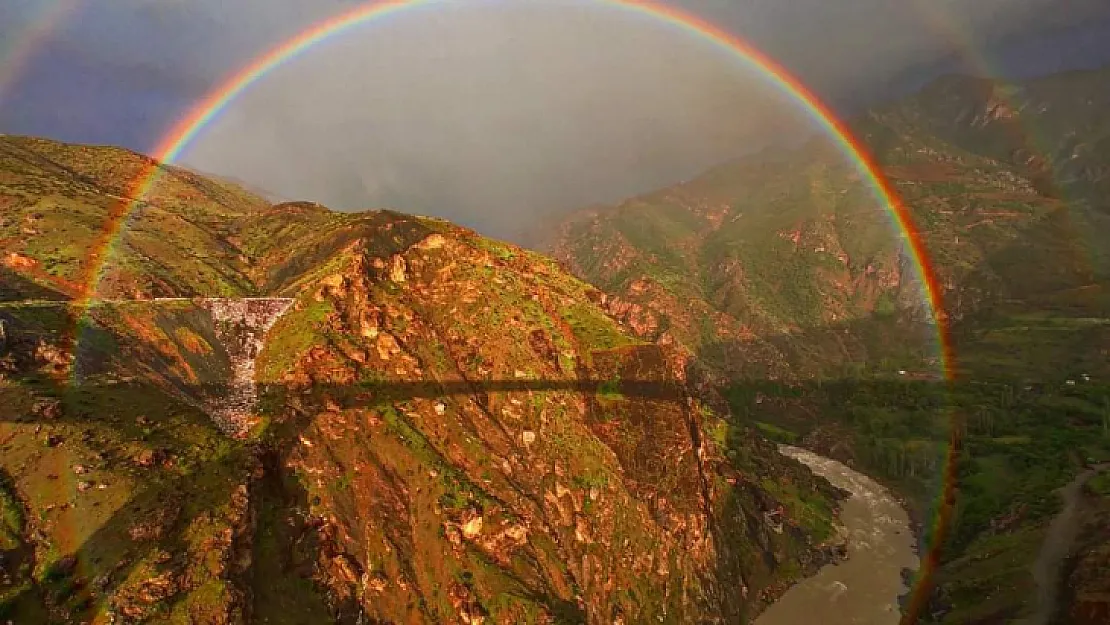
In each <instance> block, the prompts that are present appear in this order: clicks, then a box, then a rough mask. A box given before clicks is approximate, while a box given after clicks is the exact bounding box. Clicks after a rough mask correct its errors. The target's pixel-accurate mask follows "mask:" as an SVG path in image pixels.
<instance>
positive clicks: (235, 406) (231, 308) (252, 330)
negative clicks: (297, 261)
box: [201, 298, 293, 437]
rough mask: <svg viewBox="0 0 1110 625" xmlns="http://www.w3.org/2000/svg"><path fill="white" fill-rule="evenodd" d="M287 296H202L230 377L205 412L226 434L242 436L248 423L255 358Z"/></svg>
mask: <svg viewBox="0 0 1110 625" xmlns="http://www.w3.org/2000/svg"><path fill="white" fill-rule="evenodd" d="M292 303H293V300H290V299H281V298H258V299H246V298H244V299H205V300H201V305H202V306H204V307H205V308H207V309H208V311H209V312H210V313H211V314H212V318H213V320H214V321H215V322H216V334H217V336H218V337H219V338H220V340H221V341H222V342H223V344H224V347H225V349H226V350H227V353H228V356H229V357H230V358H231V367H232V376H231V380H229V384H228V386H229V388H228V390H227V392H226V393H220V394H219V395H217V396H215V397H212V398H211V399H210V400H209V402H208V411H209V414H210V415H211V416H212V420H213V421H214V422H215V423H216V425H217V426H219V427H220V429H222V430H223V431H224V432H226V433H227V434H228V435H230V436H235V437H240V436H244V435H246V433H247V431H248V430H249V429H250V427H251V425H252V419H253V418H254V415H253V413H254V408H255V404H256V403H257V402H258V391H257V387H256V385H255V379H254V375H255V359H256V358H257V357H258V353H259V352H260V351H261V350H262V344H263V340H264V338H265V335H266V332H267V331H269V329H270V328H271V327H273V325H274V324H275V323H276V322H277V320H278V319H279V318H280V317H281V316H282V315H283V314H285V311H286V310H288V309H289V306H290V305H291V304H292Z"/></svg>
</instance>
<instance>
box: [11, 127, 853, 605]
mask: <svg viewBox="0 0 1110 625" xmlns="http://www.w3.org/2000/svg"><path fill="white" fill-rule="evenodd" d="M5 141H6V142H7V143H5V144H4V145H5V146H6V147H5V150H6V151H5V154H6V155H7V156H6V157H5V158H7V159H8V160H6V161H5V163H6V165H5V169H4V172H5V173H4V174H3V175H4V176H5V178H4V180H5V184H6V185H7V186H6V187H5V188H6V189H9V190H12V189H14V190H15V191H13V192H12V193H13V195H12V196H11V197H15V198H16V200H14V201H15V202H17V203H14V204H11V206H16V207H17V208H18V210H19V213H18V218H17V219H13V220H11V221H9V222H6V225H5V227H13V228H24V227H29V226H26V225H25V224H29V223H39V222H42V223H49V224H51V227H50V228H46V227H34V226H31V227H34V228H35V230H36V233H34V234H27V235H25V236H22V237H15V236H11V237H6V238H5V245H7V246H9V247H8V248H7V250H8V251H6V252H5V253H6V254H9V256H8V257H9V258H18V259H22V260H19V261H18V262H15V263H14V264H13V266H10V267H8V268H7V269H6V270H5V271H4V273H3V274H0V285H2V286H3V288H4V291H3V292H4V293H5V294H6V299H7V300H8V301H7V302H5V303H3V304H0V321H2V323H3V329H4V332H3V335H2V336H3V339H2V341H0V348H2V349H3V350H4V351H3V354H2V355H0V391H2V393H3V396H4V398H5V399H4V402H3V404H4V406H5V407H4V408H3V409H2V410H0V415H2V419H0V433H2V438H0V440H2V441H3V443H2V444H3V445H4V453H3V454H0V470H2V475H0V478H2V481H0V490H2V493H0V503H2V504H3V506H4V510H5V516H4V524H5V525H4V526H3V527H2V528H0V529H2V530H3V533H2V534H0V539H2V540H3V541H4V542H2V543H0V549H2V550H3V553H4V554H5V559H4V561H3V566H4V567H5V568H4V572H5V575H6V576H5V577H3V578H2V581H0V615H3V616H5V617H8V618H14V619H15V621H16V622H23V621H24V620H26V621H28V622H43V621H46V622H51V621H53V622H59V623H61V622H73V621H75V620H91V621H92V622H96V623H101V622H104V623H106V622H112V619H115V622H120V621H125V622H132V621H141V620H143V619H147V620H153V621H173V620H194V621H203V622H245V621H248V620H252V619H253V620H255V621H258V620H265V621H267V622H275V623H317V622H323V621H328V620H330V619H333V618H338V619H339V620H340V621H341V622H355V621H356V620H357V619H358V618H360V617H359V615H360V614H361V615H372V616H373V617H374V618H376V619H380V620H383V621H392V622H400V621H405V622H428V623H433V622H446V621H453V620H456V619H464V618H469V619H470V620H471V622H473V621H474V620H475V619H477V618H479V617H482V618H485V619H486V622H496V623H521V622H548V621H549V620H550V619H556V620H560V619H561V620H564V621H572V622H581V621H590V622H612V621H613V620H615V619H623V620H624V622H629V623H630V622H639V621H643V620H655V619H656V618H657V617H658V615H661V614H666V615H668V617H669V618H673V619H676V622H689V621H701V620H715V619H724V620H727V621H735V620H737V619H740V618H742V617H743V616H744V615H752V614H754V613H755V612H756V611H758V609H759V608H760V606H761V605H763V604H764V603H765V602H766V601H769V600H771V599H773V598H774V597H775V596H777V595H778V594H779V593H780V592H781V591H782V590H783V589H784V588H785V587H786V586H787V585H788V583H789V582H790V581H791V580H793V579H796V578H797V577H798V576H800V575H802V574H804V573H805V572H807V571H811V570H813V568H814V567H815V566H818V565H820V564H821V563H823V562H826V561H828V560H829V559H830V558H832V557H833V554H834V553H835V551H836V547H835V544H836V541H837V536H836V533H835V531H834V528H833V513H832V510H833V508H834V499H835V498H836V496H837V495H836V493H834V492H833V491H832V490H831V489H830V488H829V487H828V485H827V484H826V483H824V482H818V481H817V480H815V479H814V478H813V477H812V476H811V475H810V474H809V473H808V472H806V471H804V470H803V469H802V467H801V466H800V465H798V464H797V463H795V462H793V461H790V460H788V459H785V458H783V457H781V456H779V455H778V454H777V453H776V452H775V450H774V448H773V447H772V446H771V445H770V444H769V443H767V442H766V441H764V440H763V439H761V438H760V437H758V436H756V435H755V433H754V432H753V431H751V430H750V429H748V428H747V427H742V426H738V425H737V424H735V423H731V422H730V421H728V420H727V419H726V417H727V407H726V405H725V403H724V402H723V401H722V400H721V398H720V397H719V396H717V395H716V394H715V393H714V392H712V391H711V390H710V389H707V388H706V387H705V386H704V384H702V382H703V380H702V379H701V377H700V375H701V374H700V373H699V371H700V368H699V367H698V365H697V364H696V362H695V361H694V359H693V356H692V354H691V353H690V352H689V351H688V350H686V349H684V348H683V347H682V346H680V345H674V346H659V345H654V344H651V343H648V342H645V341H643V340H642V339H640V338H637V337H635V336H633V335H632V334H631V333H629V332H628V331H627V330H625V329H622V328H621V326H620V325H618V324H617V323H616V322H615V321H613V320H612V319H611V318H609V317H608V316H607V314H606V311H605V309H604V308H603V306H602V305H601V302H602V300H603V299H604V296H603V295H602V294H601V292H600V291H598V290H597V289H595V288H594V287H591V286H589V285H587V284H586V283H583V282H581V281H579V280H578V279H576V278H574V277H572V276H570V275H569V274H567V273H565V272H564V271H563V270H562V269H561V268H559V267H558V266H557V265H556V264H555V263H554V262H553V261H551V260H550V259H547V258H545V257H542V256H540V255H538V254H535V253H532V252H528V251H525V250H522V249H520V248H516V247H513V246H509V245H506V244H502V243H499V242H496V241H492V240H489V239H485V238H483V237H480V236H478V235H476V234H475V233H473V232H471V231H468V230H465V229H462V228H458V227H455V226H453V225H451V224H449V223H447V222H443V221H440V220H435V219H428V218H417V217H410V216H406V215H402V214H400V213H395V212H389V211H375V212H367V213H359V214H340V213H334V212H331V211H329V210H327V209H326V208H324V207H320V206H317V205H313V204H307V203H289V204H281V205H276V206H269V205H266V204H264V203H261V202H256V201H255V200H253V199H252V198H250V196H247V195H244V194H241V193H239V192H236V191H234V190H233V189H230V188H227V187H225V186H223V185H222V183H215V182H209V181H205V180H204V179H202V178H197V177H194V176H192V175H191V174H188V173H185V172H180V175H181V176H182V178H181V179H180V181H179V182H180V185H181V186H180V187H179V188H178V193H181V194H186V195H185V196H184V197H187V200H186V199H182V198H181V197H178V198H177V200H175V199H174V197H176V196H174V195H173V194H172V193H171V192H170V191H169V190H167V189H162V190H161V191H157V192H156V195H155V197H156V198H160V199H159V200H158V201H159V202H160V204H156V205H151V206H150V207H148V208H146V209H145V210H143V211H141V212H140V213H138V214H137V215H136V216H135V217H134V218H133V221H132V222H131V223H130V230H132V231H133V233H132V234H131V235H128V238H125V239H124V240H123V241H124V243H123V245H122V246H121V247H119V248H118V249H119V250H121V256H120V259H121V260H120V262H121V263H122V267H123V269H122V270H121V271H120V272H116V273H109V274H108V275H109V280H108V281H106V282H105V285H108V286H110V287H111V288H110V290H109V291H106V292H105V293H103V295H110V296H112V297H115V298H120V299H128V298H130V297H132V296H137V295H141V296H144V297H149V296H176V295H183V296H191V295H205V296H217V295H232V296H234V295H240V294H260V295H269V296H281V297H289V298H292V299H293V300H294V303H293V305H292V306H291V307H290V308H289V309H288V311H287V312H286V313H285V314H284V315H283V316H282V317H281V318H280V319H278V321H277V323H276V324H275V325H274V326H273V328H272V329H271V330H270V332H269V334H268V336H267V337H266V341H265V344H264V345H263V347H262V349H261V351H260V353H258V354H257V360H256V361H255V362H254V364H255V365H256V368H255V371H256V373H257V379H258V380H259V382H261V383H262V388H261V402H260V403H259V405H257V406H256V407H255V411H256V412H257V413H258V416H259V417H261V418H260V419H259V420H257V421H254V420H252V421H250V423H251V424H252V428H253V429H251V430H250V432H249V435H248V436H247V438H246V439H245V440H232V439H230V438H227V437H226V436H224V435H222V434H221V433H220V431H219V429H218V428H217V427H216V426H215V425H213V423H212V421H211V415H210V414H207V413H206V410H205V408H206V407H209V406H211V405H212V404H211V402H212V401H213V399H214V398H213V396H214V395H218V393H219V390H220V388H221V385H223V384H226V383H227V381H228V379H229V377H230V376H231V375H232V373H233V371H234V370H236V363H235V362H234V360H235V358H233V356H232V355H231V354H232V351H231V350H229V349H228V346H227V345H225V344H224V343H223V341H224V340H225V339H226V337H227V336H228V329H227V328H223V329H222V331H221V329H220V327H219V326H218V324H217V323H216V322H215V321H214V319H213V318H212V317H211V315H210V314H209V311H208V310H207V309H206V308H205V305H203V304H202V303H201V302H200V301H199V300H196V301H194V300H184V301H164V300H155V301H100V302H98V303H96V305H95V306H93V307H92V308H89V309H84V310H83V309H79V308H77V307H75V306H68V305H50V304H49V303H45V302H44V301H43V300H49V299H57V298H63V297H66V296H68V295H71V294H72V292H73V291H71V290H70V286H69V283H71V282H74V281H76V279H77V277H78V276H79V275H80V273H81V272H82V271H84V270H85V269H86V268H85V267H82V265H81V263H80V262H77V261H76V260H74V259H71V260H70V261H65V260H64V259H63V260H51V259H52V258H54V257H52V256H51V253H53V252H52V251H51V250H53V248H52V247H50V246H51V245H61V243H62V241H63V239H62V238H51V237H53V236H55V235H53V234H51V233H52V232H54V231H55V230H58V229H62V230H65V231H66V232H67V233H69V234H68V235H67V237H66V238H65V239H64V240H66V241H71V242H72V241H76V242H77V244H79V245H75V246H74V247H73V250H71V251H72V253H73V254H77V253H78V252H79V251H86V250H87V249H88V247H89V246H90V245H91V243H89V241H92V240H93V239H94V238H95V236H96V234H97V233H98V232H100V228H101V227H102V226H101V225H94V224H98V223H99V222H97V220H98V219H100V220H103V218H104V217H105V216H106V215H108V214H110V212H111V210H112V201H115V199H114V195H118V194H119V191H120V190H121V189H123V188H124V187H123V186H120V185H122V183H119V182H118V181H116V182H113V181H114V180H115V178H113V176H114V175H115V174H114V173H113V171H114V170H111V169H103V168H104V167H108V165H106V163H116V162H124V163H133V164H141V163H143V162H144V161H142V160H141V159H139V157H134V156H133V155H130V154H129V153H124V152H120V151H117V150H114V149H110V148H91V147H75V146H63V145H57V144H51V143H46V142H39V141H37V140H30V139H10V138H9V139H5ZM13 146H14V147H13ZM32 148H33V149H32ZM13 154H14V156H13ZM47 154H49V155H52V156H51V159H52V160H53V161H57V160H60V159H62V158H63V156H64V158H66V159H69V160H67V161H66V163H67V164H66V165H65V167H61V166H54V165H51V166H49V167H48V166H47V165H46V164H43V162H42V159H44V158H45V155H47ZM59 155H63V156H59ZM83 163H84V164H83ZM78 166H81V167H84V168H85V170H82V171H85V173H83V174H81V175H80V176H78V175H77V174H74V173H73V171H71V170H75V169H77V168H78ZM173 171H174V172H175V175H177V172H176V170H173ZM133 173H134V172H133V171H132V170H126V171H124V173H123V174H122V175H123V176H124V177H130V176H132V175H133ZM171 182H172V181H171ZM173 184H177V183H173ZM113 185H115V186H113ZM48 188H58V189H64V192H65V196H64V197H65V198H67V200H66V203H65V204H64V207H65V210H63V209H62V208H58V207H57V206H55V204H52V203H51V202H55V200H52V199H48V198H50V197H54V196H52V195H50V193H48V192H46V189H48ZM194 192H196V193H199V195H195V196H194V195H188V194H190V193H194ZM225 193H226V195H225ZM158 194H161V195H158ZM13 214H14V213H13ZM40 214H41V216H40V217H35V215H40ZM28 216H30V218H28ZM156 240H157V241H158V246H154V242H155V241H156ZM44 242H45V243H44ZM81 245H84V246H85V247H83V248H82V247H80V246H81ZM13 253H14V254H16V255H17V256H16V257H11V256H10V254H13ZM67 281H68V282H67ZM28 298H29V299H30V300H31V301H21V302H20V301H14V300H21V299H22V300H26V299H28ZM75 337H77V344H76V345H75V343H74V341H75ZM221 337H223V338H221ZM73 353H76V354H77V355H76V359H75V360H74V359H73V358H71V356H70V355H71V354H73ZM235 353H236V354H244V353H245V354H247V355H249V354H251V353H252V352H251V350H246V351H245V352H244V351H242V350H240V351H237V352H235ZM74 382H78V383H77V384H75V383H74Z"/></svg>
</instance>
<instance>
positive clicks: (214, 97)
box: [82, 0, 952, 377]
mask: <svg viewBox="0 0 1110 625" xmlns="http://www.w3.org/2000/svg"><path fill="white" fill-rule="evenodd" d="M440 1H442V0H381V1H378V2H370V3H367V4H364V5H360V6H357V7H355V8H353V9H351V10H349V11H347V12H344V13H342V14H339V15H336V16H335V17H332V18H330V19H327V20H324V21H322V22H320V23H318V24H316V25H314V26H312V27H310V28H308V29H307V30H305V31H303V32H302V33H301V34H299V35H297V36H295V37H293V38H292V39H290V40H288V41H287V42H285V43H283V44H281V45H279V46H277V47H276V48H274V49H273V50H271V51H270V52H268V53H266V54H264V55H262V56H261V57H259V58H257V59H256V60H255V61H254V62H252V63H250V64H249V65H248V66H247V67H245V68H244V69H242V70H240V71H239V72H237V73H235V74H234V75H232V76H231V77H230V78H229V79H227V80H226V81H225V82H224V83H223V86H221V87H220V88H218V89H216V90H215V91H213V92H212V93H211V94H210V95H209V96H208V97H207V98H205V99H204V100H203V101H201V102H200V103H199V104H198V105H197V106H196V107H194V108H193V110H192V112H191V113H190V114H189V115H187V116H186V117H185V118H183V119H182V120H181V121H179V122H178V123H177V124H176V125H175V126H174V127H173V128H172V129H171V130H170V132H169V133H167V134H166V136H165V138H164V139H163V141H162V142H161V143H160V144H159V145H158V147H157V148H156V150H155V156H156V158H157V159H158V160H159V161H162V162H165V163H172V162H173V161H174V160H175V159H176V158H177V157H178V156H179V155H180V154H181V152H182V150H183V149H184V148H185V147H186V146H188V145H189V143H190V142H191V141H192V140H193V139H194V138H195V137H196V136H197V135H198V134H199V133H200V132H201V131H202V130H203V129H204V128H205V126H207V125H208V124H209V123H210V122H211V121H212V120H214V119H215V118H216V117H217V116H218V115H219V114H220V113H221V112H222V111H223V110H224V109H225V108H226V107H227V106H228V105H229V104H230V103H231V102H232V101H233V100H235V98H236V97H237V96H239V95H240V94H241V93H243V92H244V91H246V90H247V89H248V88H249V87H250V86H251V85H252V84H253V83H255V82H256V81H258V80H259V79H261V78H263V77H264V76H266V75H267V74H268V73H270V72H271V71H273V70H275V69H276V68H278V67H280V66H281V65H282V64H284V63H285V62H287V61H289V60H290V59H293V58H294V57H296V56H298V55H299V54H301V53H303V52H305V51H306V50H308V49H310V48H311V47H312V46H314V45H316V44H318V43H320V42H323V41H325V40H327V39H330V38H332V37H335V36H338V35H340V34H342V33H344V32H346V31H348V30H350V29H352V28H355V27H356V26H359V25H363V24H366V23H368V22H371V21H374V20H378V19H381V18H385V17H387V16H389V15H393V14H395V13H399V12H401V11H404V10H405V9H410V8H414V7H418V6H430V5H434V4H436V3H437V2H440ZM597 3H598V4H600V5H605V6H612V7H617V8H620V9H622V10H627V11H629V12H632V13H636V14H640V15H642V16H645V17H648V18H652V19H655V20H658V21H662V22H664V23H667V24H670V25H672V26H674V27H675V28H678V29H679V30H682V31H685V32H687V33H689V34H690V35H693V36H696V37H699V38H701V39H704V40H707V41H709V42H711V43H712V44H714V45H716V46H717V47H719V48H722V49H724V50H725V51H727V52H729V53H731V54H732V55H733V56H734V57H736V58H738V59H739V60H740V61H741V62H742V63H744V64H745V65H747V66H748V67H749V68H751V69H753V70H755V71H756V72H757V73H758V74H759V75H760V76H762V77H763V78H764V79H766V80H768V81H769V82H770V83H772V84H774V85H775V86H777V87H778V88H780V89H781V90H782V91H784V92H785V93H787V94H789V95H790V96H791V97H792V98H793V99H794V100H795V101H796V102H797V103H798V104H799V106H801V107H802V108H803V109H804V110H805V111H806V112H807V114H809V116H810V117H811V118H812V119H813V120H814V121H815V122H816V123H817V124H818V125H819V126H820V127H822V128H823V129H824V130H825V131H826V132H827V133H828V135H829V137H830V138H831V139H833V140H834V141H836V142H837V143H838V144H839V145H840V147H841V149H842V150H843V152H844V154H845V155H846V156H847V157H848V158H849V159H851V161H852V162H853V164H854V165H855V166H856V167H857V168H858V170H859V171H860V173H861V174H862V175H863V176H864V177H865V178H866V180H867V181H868V183H869V184H870V186H871V187H872V189H873V191H874V192H875V195H876V197H877V199H878V200H879V201H880V202H881V204H882V205H883V206H884V207H885V208H886V209H887V211H888V212H889V213H890V215H891V217H892V218H893V220H894V223H895V225H896V227H897V228H898V230H899V231H900V232H901V234H902V236H903V237H904V238H905V241H906V244H907V248H908V250H909V252H910V254H911V256H912V258H913V262H914V265H915V266H916V268H917V271H918V274H919V278H920V280H921V283H922V285H923V291H924V293H923V295H924V297H925V299H926V301H927V302H928V305H929V307H930V309H931V312H932V314H933V317H934V319H935V321H936V328H937V335H938V336H937V343H938V346H939V350H940V354H939V355H940V360H941V367H942V371H943V373H944V375H945V376H946V377H951V375H952V367H951V364H952V350H951V342H950V340H949V336H948V332H947V329H946V324H945V323H944V320H943V316H942V315H941V314H940V312H941V311H942V310H943V307H942V302H941V294H942V290H941V288H940V284H939V282H938V280H937V276H936V272H935V271H934V270H933V267H932V265H931V263H930V262H929V256H928V254H927V252H926V250H925V246H924V243H923V241H922V239H921V235H920V233H919V231H918V230H917V228H916V226H915V225H914V222H913V219H912V217H911V215H910V214H909V212H908V211H907V209H906V207H905V205H904V204H903V203H902V202H901V200H900V199H899V198H898V194H897V193H896V192H895V191H894V189H893V188H892V187H891V185H890V183H889V182H888V181H887V180H886V178H885V177H884V176H883V175H882V174H881V173H880V171H879V169H878V167H877V166H876V164H875V162H874V160H873V159H872V157H871V156H870V154H869V153H868V151H867V149H866V148H865V147H864V146H862V145H861V144H860V143H859V142H858V141H857V140H856V139H855V138H854V137H853V136H852V133H851V132H850V131H849V129H848V128H847V126H846V125H845V124H844V123H843V122H842V121H840V120H839V119H838V117H837V116H836V115H835V114H834V113H833V112H832V111H831V110H830V109H829V108H828V107H827V106H826V105H825V104H824V103H822V102H821V100H820V99H818V98H817V97H816V96H815V95H814V94H813V93H812V92H810V90H809V89H808V88H807V87H806V86H805V85H804V84H802V83H801V82H800V81H799V80H798V79H797V78H795V77H794V76H792V75H791V74H790V73H789V72H788V71H787V70H786V69H785V68H783V67H782V66H780V65H779V64H778V63H777V62H775V61H774V60H773V59H771V58H769V57H768V56H767V55H765V54H763V53H762V52H760V51H759V50H757V49H755V48H754V47H752V46H751V45H749V44H748V43H747V42H745V41H743V40H741V39H740V38H738V37H737V36H735V35H733V34H731V33H729V32H726V31H725V30H722V29H721V28H719V27H717V26H715V25H713V24H711V23H709V22H707V21H705V20H703V19H702V18H700V17H698V16H696V15H693V14H691V13H687V12H685V11H682V10H679V9H676V8H674V7H671V6H665V5H662V4H658V3H655V2H648V1H643V0H597ZM160 171H161V168H160V167H158V166H157V164H152V165H151V166H150V167H149V168H148V170H147V171H144V173H143V174H142V175H140V176H139V177H138V178H137V179H136V180H135V182H134V184H133V185H132V188H131V193H130V194H129V197H130V198H131V199H130V201H129V202H128V203H127V205H126V206H122V207H120V208H121V209H120V210H118V211H116V212H115V214H114V215H113V216H112V218H111V219H110V220H109V222H108V224H107V225H106V228H105V237H104V238H103V244H102V245H100V246H99V247H98V248H97V249H95V250H94V253H93V254H92V258H91V262H90V264H89V273H88V274H87V275H86V277H85V280H84V284H86V287H85V289H84V293H83V294H82V299H84V300H88V299H89V298H91V297H93V296H95V294H96V291H97V287H98V285H99V282H100V279H101V274H102V272H103V268H104V265H105V264H106V262H107V260H108V256H109V252H110V249H111V247H112V244H113V243H114V241H115V240H116V239H117V238H118V237H119V233H120V231H121V230H122V228H123V227H124V226H125V224H126V221H127V217H128V216H129V215H130V214H131V213H132V212H134V209H135V207H136V206H137V205H138V204H139V203H141V202H142V201H143V198H144V197H145V196H146V194H147V192H148V191H149V190H150V188H151V185H153V184H154V182H155V180H156V179H157V177H158V174H159V172H160Z"/></svg>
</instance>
